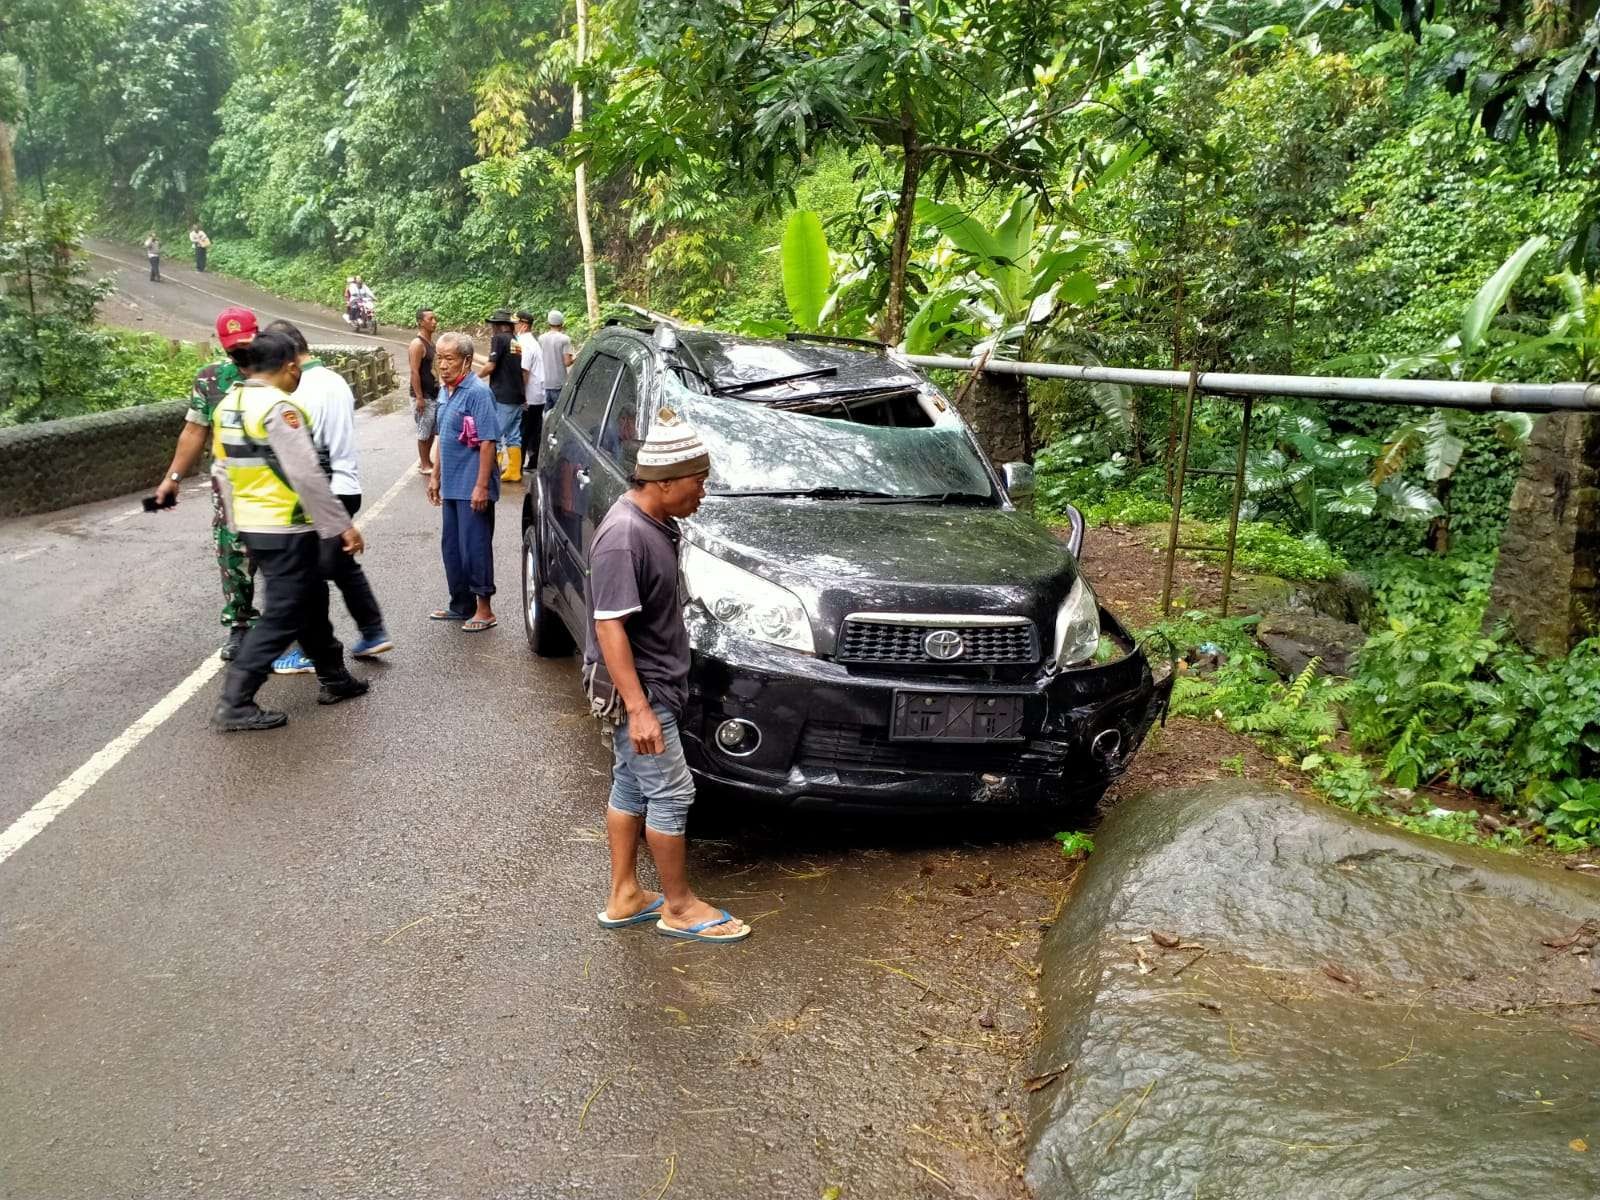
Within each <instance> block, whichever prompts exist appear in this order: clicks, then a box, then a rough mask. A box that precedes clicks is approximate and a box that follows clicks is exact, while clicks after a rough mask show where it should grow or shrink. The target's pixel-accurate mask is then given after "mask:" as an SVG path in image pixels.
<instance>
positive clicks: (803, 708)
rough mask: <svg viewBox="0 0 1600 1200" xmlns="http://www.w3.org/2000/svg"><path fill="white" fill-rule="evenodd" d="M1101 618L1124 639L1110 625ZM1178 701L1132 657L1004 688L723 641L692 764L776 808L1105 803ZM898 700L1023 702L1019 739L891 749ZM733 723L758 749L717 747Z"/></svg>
mask: <svg viewBox="0 0 1600 1200" xmlns="http://www.w3.org/2000/svg"><path fill="white" fill-rule="evenodd" d="M1102 620H1103V621H1104V622H1105V623H1106V628H1107V630H1108V632H1113V633H1114V635H1115V636H1118V637H1119V639H1126V634H1124V633H1123V632H1122V630H1121V628H1120V626H1117V625H1116V623H1115V620H1114V618H1111V617H1110V615H1109V614H1104V613H1103V614H1102ZM1126 644H1127V645H1128V646H1130V647H1131V645H1132V643H1131V641H1129V642H1127V643H1126ZM1163 665H1165V664H1163ZM1171 690H1172V676H1171V674H1170V671H1169V672H1167V673H1165V674H1164V676H1163V677H1162V678H1160V679H1158V678H1156V677H1155V675H1154V674H1153V673H1152V671H1151V668H1150V664H1149V662H1148V661H1147V660H1146V659H1145V657H1144V655H1143V654H1142V653H1140V652H1138V651H1137V650H1133V651H1132V652H1131V653H1129V654H1127V655H1126V656H1125V657H1123V658H1121V659H1119V660H1118V661H1116V662H1113V663H1109V664H1106V665H1104V666H1090V667H1086V668H1082V669H1078V670H1073V671H1066V672H1062V673H1060V674H1055V675H1046V674H1042V673H1041V674H1040V675H1038V676H1036V677H1035V678H1033V679H1031V680H1028V681H1026V682H1012V683H1006V682H998V681H989V680H978V679H974V680H952V679H930V678H919V677H916V676H914V675H910V674H900V675H894V676H888V675H883V674H876V673H874V674H858V673H853V672H851V671H849V670H847V669H846V668H844V667H843V666H841V665H839V664H837V663H834V662H831V661H829V660H826V659H818V658H812V657H809V656H806V655H799V654H795V653H792V652H789V651H785V650H781V649H778V648H776V647H771V646H767V645H765V644H763V643H757V642H751V641H746V640H742V639H738V640H736V639H732V638H722V639H715V640H711V641H710V644H707V645H705V646H703V647H702V648H700V649H698V650H697V651H696V653H695V655H694V667H693V670H692V672H691V674H690V696H689V704H688V709H687V711H686V712H685V714H684V720H683V723H682V727H681V729H682V736H683V741H684V751H685V754H686V756H687V757H688V760H689V765H690V767H691V768H692V769H693V770H694V771H695V773H696V774H697V775H698V776H699V777H700V778H701V779H702V780H703V781H705V782H708V783H711V784H713V785H716V786H718V787H720V788H723V789H727V790H732V791H735V792H738V793H742V794H744V795H747V796H750V797H753V798H757V799H760V800H765V801H768V802H772V803H777V804H781V805H787V806H791V807H796V808H804V807H820V808H830V809H857V810H863V811H880V812H881V811H902V812H925V811H939V810H970V809H975V808H1038V807H1048V806H1055V805H1064V804H1070V803H1073V802H1075V801H1091V802H1092V801H1093V800H1094V799H1095V798H1098V797H1099V795H1100V794H1101V793H1102V792H1103V791H1104V790H1105V788H1106V787H1107V785H1109V784H1110V783H1111V782H1112V781H1113V780H1115V779H1116V778H1117V777H1118V776H1119V775H1121V774H1122V773H1123V772H1124V771H1125V770H1127V768H1128V765H1129V763H1130V762H1131V761H1132V758H1133V755H1134V752H1135V751H1136V750H1137V749H1138V748H1139V745H1140V744H1141V743H1142V742H1143V740H1144V737H1145V735H1146V734H1147V733H1148V732H1149V730H1150V727H1151V726H1152V725H1153V724H1154V723H1155V722H1156V721H1157V720H1158V719H1159V718H1161V717H1162V716H1163V715H1164V714H1165V711H1166V706H1167V702H1168V699H1169V697H1170V695H1171ZM897 691H911V692H918V693H925V692H951V693H957V694H973V693H976V694H981V695H984V696H999V695H1012V696H1020V697H1021V699H1022V707H1023V723H1022V729H1021V734H1022V739H1021V740H1020V741H1006V742H980V743H954V744H953V743H949V742H941V741H917V740H896V739H894V738H891V737H890V723H891V720H892V714H893V710H894V694H895V692H897ZM735 718H737V719H741V720H744V721H748V722H749V723H751V724H752V725H754V726H755V727H756V728H757V729H758V730H759V731H760V743H759V745H757V746H756V747H755V749H754V750H753V751H750V752H748V753H746V754H737V755H736V754H731V753H728V752H727V751H725V750H724V749H723V748H722V747H721V746H720V745H719V744H718V742H717V740H716V730H717V728H718V727H719V726H720V725H721V724H722V723H723V722H724V721H726V720H729V719H735Z"/></svg>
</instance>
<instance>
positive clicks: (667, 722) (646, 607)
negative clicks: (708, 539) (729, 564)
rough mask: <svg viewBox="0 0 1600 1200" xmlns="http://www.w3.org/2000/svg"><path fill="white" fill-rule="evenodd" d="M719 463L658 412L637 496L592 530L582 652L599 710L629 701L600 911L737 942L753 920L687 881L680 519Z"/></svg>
mask: <svg viewBox="0 0 1600 1200" xmlns="http://www.w3.org/2000/svg"><path fill="white" fill-rule="evenodd" d="M710 471H711V459H710V456H709V455H708V454H707V453H706V448H705V445H704V444H703V443H702V442H701V441H700V438H699V436H698V435H697V434H696V433H695V432H694V430H693V429H691V428H690V427H689V426H688V425H687V424H684V423H683V422H682V421H680V420H679V419H678V418H677V417H676V416H675V415H674V414H673V413H672V412H671V411H670V410H668V409H661V410H660V411H659V412H658V413H657V414H656V417H655V420H654V421H652V422H651V425H650V432H649V433H648V434H647V435H646V436H645V440H644V444H643V445H642V446H640V448H639V458H638V461H637V463H636V464H635V465H634V470H633V478H632V479H631V480H630V483H631V487H630V488H629V490H628V493H627V494H626V495H625V496H623V497H622V498H621V499H620V500H618V501H617V502H616V503H615V504H613V505H612V506H611V511H610V512H608V513H606V517H605V520H604V521H602V522H601V523H600V529H599V532H597V533H596V534H595V537H594V545H593V548H592V549H591V551H590V554H589V586H588V589H587V601H588V611H589V625H588V639H587V645H586V646H585V649H584V655H583V661H584V677H585V679H586V680H590V681H592V683H591V696H590V698H591V701H592V702H594V703H595V706H596V708H597V710H598V709H603V708H605V707H606V705H607V701H608V700H611V699H612V698H613V697H614V700H615V703H618V704H620V705H621V707H622V709H623V710H624V711H623V712H622V713H619V714H616V716H615V718H614V719H617V720H618V721H619V722H620V723H619V724H618V725H617V728H616V730H615V732H614V734H613V737H612V756H613V761H612V766H611V801H610V804H609V805H608V806H607V808H606V842H607V844H608V845H609V847H610V850H611V893H610V895H609V897H608V898H607V900H606V906H605V908H604V910H602V911H601V912H600V913H599V916H598V919H599V921H600V924H601V926H602V927H603V928H606V929H617V928H621V927H623V926H627V925H638V924H642V923H644V922H646V921H650V920H655V925H656V930H657V931H658V932H660V933H662V934H664V935H666V936H667V937H674V938H684V939H687V940H690V941H696V942H737V941H742V940H743V939H745V938H747V937H749V936H750V927H749V926H748V925H746V924H745V923H744V922H743V921H740V920H739V919H737V918H736V917H734V916H733V915H732V914H731V913H729V912H728V911H727V909H720V908H715V907H713V906H712V905H710V904H707V903H706V902H705V901H704V900H702V899H700V898H699V897H698V896H696V895H695V894H694V892H693V891H692V890H691V889H690V887H689V872H688V846H687V843H686V838H685V831H686V829H687V826H688V818H689V806H690V805H691V804H693V803H694V779H693V777H691V776H690V774H689V764H688V763H687V762H686V761H685V760H684V757H683V743H682V741H681V740H680V739H679V733H678V722H679V721H680V720H681V719H682V717H683V710H684V705H685V704H686V703H687V702H688V699H689V631H688V629H687V628H686V627H685V625H684V623H683V601H682V598H681V596H680V595H679V590H678V537H679V534H678V519H679V518H682V517H687V516H691V515H693V513H694V511H695V510H696V509H698V508H699V507H700V501H701V500H702V499H704V498H705V494H706V488H705V484H706V476H707V475H708V474H709V473H710ZM608 693H609V695H608ZM641 826H642V827H643V830H644V836H645V841H646V842H648V843H649V846H650V854H651V857H653V858H654V859H655V861H656V873H657V874H658V875H659V876H660V878H661V890H662V895H659V896H657V895H653V894H652V893H650V892H646V891H645V890H644V889H642V888H641V887H640V886H639V875H638V859H639V832H640V828H641ZM658 916H659V919H657V918H658Z"/></svg>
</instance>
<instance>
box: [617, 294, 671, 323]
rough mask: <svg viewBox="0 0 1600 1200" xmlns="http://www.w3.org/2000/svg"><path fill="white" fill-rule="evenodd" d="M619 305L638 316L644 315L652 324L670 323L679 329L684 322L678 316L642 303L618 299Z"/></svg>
mask: <svg viewBox="0 0 1600 1200" xmlns="http://www.w3.org/2000/svg"><path fill="white" fill-rule="evenodd" d="M617 307H618V308H625V309H627V310H628V311H629V312H631V313H632V314H633V315H634V316H636V317H643V318H644V319H645V320H646V321H649V322H651V324H652V325H670V326H671V327H672V328H674V329H677V328H679V327H680V326H681V325H682V324H683V322H682V321H680V320H678V318H677V317H673V316H668V315H667V314H666V313H664V312H657V311H656V310H655V309H653V308H646V307H645V306H644V305H642V304H629V303H627V302H626V301H618V303H617Z"/></svg>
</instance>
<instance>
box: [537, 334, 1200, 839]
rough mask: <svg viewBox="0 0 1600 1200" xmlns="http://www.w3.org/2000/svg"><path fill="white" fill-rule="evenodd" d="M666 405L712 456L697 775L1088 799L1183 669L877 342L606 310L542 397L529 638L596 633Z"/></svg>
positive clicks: (696, 533) (690, 750)
mask: <svg viewBox="0 0 1600 1200" xmlns="http://www.w3.org/2000/svg"><path fill="white" fill-rule="evenodd" d="M663 405H667V406H670V407H672V408H674V409H676V410H678V411H679V412H680V413H682V414H683V416H684V417H686V418H687V419H688V421H689V422H690V423H691V424H693V426H694V427H695V429H696V430H697V431H698V432H699V434H700V436H701V438H702V439H703V440H704V442H705V444H706V446H707V447H708V449H709V450H710V452H711V478H710V480H709V482H708V484H707V493H708V494H707V496H706V499H705V502H704V504H703V505H702V506H701V508H700V511H699V512H698V513H696V514H695V515H694V516H693V517H691V518H689V519H688V520H687V521H686V522H684V540H683V550H682V584H681V588H682V595H683V601H684V614H685V617H686V618H687V621H688V625H689V632H690V637H691V639H692V644H693V647H694V666H693V671H692V674H691V676H690V681H689V689H690V698H689V707H688V711H687V713H686V714H685V717H684V720H683V724H682V735H683V741H684V748H685V751H686V753H687V756H688V759H689V765H690V766H691V767H692V768H693V769H694V771H695V773H696V774H697V775H698V776H699V777H700V778H701V779H702V780H704V781H709V782H713V783H715V784H718V785H721V786H723V787H728V788H733V789H737V790H739V791H741V792H744V793H746V794H752V795H755V796H759V797H763V798H767V799H770V800H773V801H778V802H781V803H788V804H792V805H817V806H826V807H854V808H872V809H896V810H933V809H952V808H957V809H958V808H971V807H975V806H1018V805H1032V806H1045V805H1056V804H1063V803H1067V802H1076V801H1092V800H1094V799H1096V798H1098V796H1099V795H1100V793H1101V792H1102V791H1104V790H1105V787H1106V785H1107V784H1108V783H1110V781H1111V780H1113V779H1115V778H1116V777H1117V776H1118V775H1119V774H1121V773H1122V771H1123V770H1124V769H1125V768H1126V767H1127V765H1128V762H1129V760H1130V758H1131V757H1132V755H1133V752H1134V750H1135V749H1136V748H1137V747H1138V746H1139V744H1140V742H1141V741H1142V740H1143V739H1144V736H1145V734H1146V732H1147V731H1148V730H1149V728H1150V726H1151V724H1152V722H1153V721H1154V720H1155V719H1156V718H1157V717H1158V716H1159V715H1160V713H1161V712H1163V711H1164V709H1165V705H1166V702H1167V698H1168V696H1169V694H1170V691H1171V686H1172V685H1171V675H1170V670H1168V671H1164V672H1163V677H1162V678H1161V679H1160V680H1158V679H1157V678H1155V676H1154V675H1153V673H1152V670H1151V666H1150V663H1149V662H1148V661H1147V659H1146V657H1145V655H1144V654H1143V653H1142V652H1141V651H1140V650H1139V648H1138V647H1137V646H1136V645H1135V644H1134V642H1133V640H1132V639H1131V638H1130V637H1129V636H1128V634H1127V632H1126V631H1125V630H1124V629H1123V628H1122V626H1121V625H1120V624H1118V623H1117V620H1116V618H1115V617H1113V616H1112V615H1111V614H1110V613H1109V612H1107V611H1106V610H1105V609H1103V608H1101V607H1100V606H1099V604H1098V602H1097V601H1096V599H1095V595H1094V592H1093V591H1092V590H1091V589H1090V587H1089V583H1088V581H1087V580H1086V579H1084V578H1083V577H1082V576H1081V575H1080V574H1079V572H1078V566H1077V560H1076V554H1075V552H1076V550H1077V546H1076V544H1074V545H1072V546H1070V547H1069V546H1064V545H1063V544H1062V543H1061V542H1060V541H1059V540H1058V539H1057V538H1056V537H1055V536H1054V535H1053V534H1052V533H1051V532H1050V531H1049V530H1048V529H1046V528H1044V527H1043V526H1042V525H1040V524H1039V523H1038V522H1036V521H1034V520H1033V518H1032V517H1030V516H1027V515H1025V514H1024V513H1022V512H1019V511H1018V510H1017V509H1016V507H1014V506H1013V504H1012V502H1011V499H1010V497H1009V496H1008V492H1007V488H1006V486H1005V483H1004V482H1003V478H1004V479H1005V480H1009V481H1010V483H1011V487H1012V490H1013V491H1018V492H1020V490H1021V488H1022V487H1023V486H1024V485H1026V486H1031V473H1030V472H1029V471H1028V469H1027V468H1026V467H1020V466H1018V465H1014V464H1013V465H1008V466H1007V468H1006V474H1005V476H1004V477H1003V478H1002V476H1000V475H997V474H996V472H995V471H994V469H993V468H992V467H991V466H990V465H989V463H988V461H987V460H986V459H985V458H984V456H983V454H982V452H981V451H980V450H979V449H978V446H977V443H976V442H975V441H974V439H973V436H972V433H971V431H970V430H969V429H968V427H967V425H966V422H964V421H963V420H962V419H961V417H960V415H959V414H958V413H957V412H956V411H955V409H954V407H953V406H952V405H951V404H950V402H949V401H948V400H947V399H946V398H945V397H944V396H943V394H941V392H940V391H939V390H938V389H937V388H936V387H934V386H933V385H932V384H931V383H930V382H929V381H928V380H926V379H924V378H923V377H922V376H921V375H920V374H918V372H917V371H916V370H915V369H914V368H913V367H912V366H910V364H908V363H906V362H905V361H904V360H903V359H901V358H899V357H897V356H895V355H893V354H891V353H889V352H887V351H885V350H883V349H881V348H877V349H872V348H859V347H857V346H855V345H850V346H846V345H843V344H839V343H838V342H837V341H834V340H827V339H813V338H801V337H799V336H797V335H791V336H790V338H789V340H786V341H768V340H758V339H751V338H742V337H736V336H733V335H729V334H722V333H713V332H709V331H706V330H698V329H679V328H674V327H670V326H665V325H663V326H658V327H656V328H655V329H654V330H641V329H635V328H630V327H624V326H620V325H608V326H606V327H604V328H602V329H601V330H600V331H599V332H598V333H597V334H596V335H595V336H594V337H592V338H591V339H590V340H589V342H588V344H587V345H586V346H585V347H584V349H583V353H582V354H581V355H580V356H579V358H578V361H577V362H576V363H575V364H574V366H573V368H572V371H571V373H570V375H569V377H568V381H567V385H566V387H565V389H564V390H563V391H562V393H561V398H560V400H559V401H558V402H557V403H556V404H555V405H554V406H553V407H552V409H551V410H550V412H548V413H547V414H546V421H545V425H544V439H545V441H544V445H543V446H542V447H541V448H540V454H539V463H538V469H537V471H536V472H534V473H533V474H532V475H531V477H530V479H529V485H528V496H527V499H526V500H525V501H524V504H523V513H522V542H523V617H524V621H525V623H526V627H527V633H528V640H529V643H530V645H531V646H532V647H533V650H534V652H535V653H537V654H540V655H543V656H552V655H558V654H567V653H570V652H571V650H572V647H573V641H574V638H576V639H577V640H579V641H580V642H581V641H582V630H583V625H584V620H585V609H584V582H585V578H586V565H587V559H588V554H589V547H590V544H591V542H592V541H593V538H594V533H595V530H596V529H597V528H598V527H599V524H600V520H601V518H602V517H604V516H605V514H606V512H607V510H608V509H609V508H610V507H611V505H613V504H615V503H616V501H617V499H618V497H620V496H621V495H622V494H623V493H624V492H625V491H626V490H627V487H628V484H627V479H628V475H629V473H630V471H631V469H632V466H633V463H634V460H635V457H636V455H637V453H638V447H639V444H640V442H641V440H642V439H643V437H644V434H645V430H646V427H647V424H648V422H649V419H650V415H651V414H652V413H654V412H656V411H657V410H658V409H659V408H661V407H662V406H663ZM1074 515H1075V514H1074ZM1081 536H1082V524H1081V521H1079V522H1076V523H1075V535H1074V542H1075V543H1076V542H1077V541H1078V540H1081ZM1165 665H1166V664H1163V666H1165Z"/></svg>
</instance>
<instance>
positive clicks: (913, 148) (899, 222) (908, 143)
mask: <svg viewBox="0 0 1600 1200" xmlns="http://www.w3.org/2000/svg"><path fill="white" fill-rule="evenodd" d="M901 146H902V150H903V152H904V155H905V165H904V166H903V167H902V169H901V172H900V202H899V203H898V204H896V205H895V210H894V241H893V243H892V244H891V248H890V252H889V295H888V299H887V300H886V302H885V304H884V308H883V321H882V323H881V324H880V325H879V327H878V337H879V338H880V339H881V340H882V341H885V342H887V343H888V344H889V345H891V346H893V345H896V344H897V343H898V342H899V341H900V339H901V337H903V336H904V334H905V330H906V267H907V265H908V264H909V263H910V261H911V229H912V225H913V224H914V223H915V221H916V207H917V184H918V182H919V180H920V178H921V175H922V152H921V151H920V150H918V149H917V134H916V130H915V128H909V129H908V128H902V130H901Z"/></svg>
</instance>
